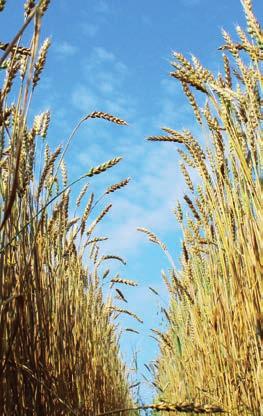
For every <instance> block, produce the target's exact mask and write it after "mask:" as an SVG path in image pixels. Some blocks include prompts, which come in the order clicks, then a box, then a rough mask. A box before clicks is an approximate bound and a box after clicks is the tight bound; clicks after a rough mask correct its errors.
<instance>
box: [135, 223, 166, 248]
mask: <svg viewBox="0 0 263 416" xmlns="http://www.w3.org/2000/svg"><path fill="white" fill-rule="evenodd" d="M137 230H138V231H140V232H141V233H144V234H146V235H147V236H148V238H149V241H151V242H152V243H155V244H158V245H159V246H160V247H161V248H162V249H163V250H164V251H166V245H165V244H164V243H163V242H162V241H161V240H160V239H159V238H158V237H157V236H156V235H155V234H154V233H153V232H151V231H149V230H147V228H144V227H137Z"/></svg>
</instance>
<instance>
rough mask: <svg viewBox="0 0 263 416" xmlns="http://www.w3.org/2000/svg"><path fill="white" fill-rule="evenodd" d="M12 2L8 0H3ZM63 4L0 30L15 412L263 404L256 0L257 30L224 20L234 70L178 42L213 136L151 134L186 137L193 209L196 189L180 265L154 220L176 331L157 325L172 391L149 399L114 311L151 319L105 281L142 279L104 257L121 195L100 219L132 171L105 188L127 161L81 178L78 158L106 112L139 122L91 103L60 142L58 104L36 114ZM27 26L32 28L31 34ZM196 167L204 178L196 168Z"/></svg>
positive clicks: (5, 369)
mask: <svg viewBox="0 0 263 416" xmlns="http://www.w3.org/2000/svg"><path fill="white" fill-rule="evenodd" d="M5 3H6V2H5V1H4V0H0V11H3V10H4V8H5ZM49 3H50V1H49V0H39V1H38V2H36V1H34V0H27V1H26V3H25V5H24V9H25V22H24V24H23V26H22V27H21V29H20V30H19V32H18V33H17V34H16V36H15V37H14V39H12V40H10V41H9V42H8V43H0V48H1V50H2V55H1V56H0V66H1V68H0V69H1V73H0V74H1V79H2V88H1V90H0V172H1V176H0V202H1V204H0V242H1V244H0V279H1V281H0V380H1V383H0V408H1V414H4V415H90V416H91V415H94V416H95V415H99V414H101V415H109V414H119V415H121V414H122V415H124V414H127V415H128V414H133V415H134V414H137V412H138V411H139V409H152V411H153V412H155V411H158V412H161V413H162V412H167V411H169V412H172V414H176V413H177V412H185V413H191V414H195V413H210V414H212V413H218V412H229V413H230V414H233V415H240V414H251V415H260V412H261V411H262V408H261V399H262V397H261V394H262V392H261V389H260V387H261V386H262V373H261V368H260V362H261V359H262V357H261V356H260V346H261V345H260V344H261V343H262V337H263V328H262V314H261V312H260V306H261V305H260V302H261V298H260V293H261V289H262V281H261V280H262V279H261V277H262V258H261V257H262V240H261V234H262V231H261V230H262V229H263V226H262V202H261V199H262V198H261V195H262V194H261V186H262V179H261V176H260V166H261V159H260V158H261V148H260V147H261V143H260V140H261V138H260V133H261V123H262V112H261V106H262V98H261V97H262V95H261V87H262V75H261V71H260V62H261V60H262V57H263V33H262V30H261V28H260V25H259V23H258V22H257V20H256V18H255V16H254V14H253V11H252V6H251V2H250V0H243V2H242V4H243V7H244V11H245V15H246V20H247V27H248V29H247V32H244V31H243V30H242V29H241V28H240V27H237V34H238V37H239V40H238V41H237V42H234V41H233V40H232V39H231V37H230V36H229V34H228V33H226V32H224V31H223V38H224V42H225V43H224V45H223V46H222V47H221V48H220V49H221V50H222V51H223V66H224V74H221V73H220V74H219V75H218V76H215V75H214V74H213V73H212V72H210V71H209V70H208V69H206V68H204V67H203V66H202V64H201V63H200V62H199V60H198V59H197V58H196V57H195V56H192V60H191V61H189V60H187V59H186V58H185V57H184V56H183V55H182V54H180V53H175V54H174V62H172V66H173V72H171V76H172V77H174V78H176V79H177V80H179V82H180V83H181V85H182V88H183V91H184V93H185V95H186V97H187V98H188V99H189V102H190V104H191V106H192V108H193V111H194V115H195V118H196V120H197V122H198V123H199V124H200V126H201V129H202V131H203V137H204V138H206V139H207V148H204V145H203V144H201V143H200V141H198V140H197V139H195V138H194V137H193V135H192V134H191V132H190V131H188V130H184V131H182V132H178V131H175V130H173V129H171V128H167V127H164V128H163V131H164V135H161V136H152V137H150V138H149V140H150V141H161V142H170V143H177V144H179V147H178V149H177V150H178V153H179V155H180V157H181V160H182V162H181V170H182V173H183V176H184V178H185V181H186V184H187V185H188V188H189V194H186V195H184V196H183V199H184V202H185V204H186V209H183V208H182V206H181V202H178V205H177V208H176V209H175V215H176V217H177V219H178V221H179V223H180V224H181V226H182V233H183V242H182V259H181V269H180V270H176V269H175V266H174V262H173V261H172V258H171V256H170V254H169V252H168V250H167V248H166V246H165V245H164V244H163V243H162V242H161V241H160V240H159V239H158V237H157V236H156V235H155V234H154V233H153V232H151V231H149V230H147V229H145V228H140V229H139V230H140V231H141V232H144V233H145V234H146V235H147V236H148V238H149V240H150V241H151V242H153V243H155V244H158V245H159V246H160V247H161V249H162V250H163V251H164V252H165V254H166V255H167V257H168V260H169V261H170V262H171V269H170V270H169V275H168V273H166V272H162V276H163V279H164V281H165V283H166V285H167V288H168V291H169V293H170V307H169V309H168V310H166V311H165V313H166V317H167V320H168V330H167V332H165V333H161V332H159V331H158V330H154V333H155V334H156V335H157V338H158V340H159V343H160V355H159V357H158V359H157V360H156V363H155V365H154V366H153V367H152V368H149V370H151V371H152V373H153V377H154V382H153V383H154V385H155V387H156V388H157V398H156V403H155V404H149V405H148V406H136V404H135V403H134V399H133V398H132V394H131V390H130V388H129V387H130V386H129V383H128V378H127V370H126V368H125V366H124V364H123V363H122V361H121V359H120V356H119V343H118V335H117V331H116V329H117V328H116V321H115V318H116V317H117V316H118V315H119V314H121V313H128V314H130V315H131V316H133V317H134V318H135V319H137V320H139V321H140V318H139V317H137V315H136V314H135V313H133V312H130V311H129V310H126V309H122V308H117V307H116V306H115V305H114V302H113V301H112V297H110V296H109V297H108V298H106V299H105V296H104V294H103V291H102V282H105V281H107V279H108V280H109V287H110V288H111V290H115V291H116V292H115V293H116V294H117V296H118V297H119V299H122V300H125V297H124V295H123V293H122V291H121V290H120V289H119V286H118V287H116V288H115V286H116V285H119V284H125V285H129V286H134V285H136V282H134V281H130V280H127V279H122V278H121V277H119V275H117V276H115V277H110V271H109V269H106V270H105V269H103V265H104V264H105V261H107V260H110V259H113V260H117V261H121V262H124V261H123V260H122V259H121V258H119V257H118V256H114V255H104V256H102V255H100V243H101V242H102V241H104V240H105V239H106V237H104V236H97V235H96V234H94V231H95V230H96V226H97V224H98V223H99V222H100V221H101V220H102V219H103V218H104V217H105V215H106V214H107V213H108V212H109V210H110V209H111V204H108V205H106V206H105V208H103V209H102V211H101V212H100V213H99V214H98V215H97V217H96V218H95V220H93V221H91V218H93V216H92V215H93V213H94V210H95V208H96V207H97V205H98V202H101V201H103V200H104V199H107V198H109V195H111V194H112V193H113V192H116V191H118V190H119V189H120V188H123V187H125V186H126V185H127V184H128V182H129V178H127V179H124V180H121V181H120V182H119V183H116V184H114V185H112V186H110V187H109V188H108V189H106V190H105V192H104V194H103V195H102V196H101V197H100V198H98V199H97V200H95V196H94V194H93V193H92V192H90V190H89V183H88V182H87V181H88V180H91V181H92V180H93V179H90V178H93V177H94V176H95V175H97V174H101V173H103V172H104V171H106V170H108V169H110V168H112V167H113V166H115V165H116V164H118V163H119V161H120V160H121V158H120V157H115V158H113V159H112V160H109V161H107V162H105V163H103V164H101V165H99V166H97V167H93V168H91V169H89V170H88V171H87V172H86V173H84V174H83V175H82V176H81V177H80V178H77V179H76V180H74V181H73V182H71V183H69V182H68V175H67V168H66V165H65V162H64V156H65V153H66V151H67V149H68V146H69V144H70V142H71V140H72V138H73V137H74V135H75V134H76V133H77V131H78V129H79V128H80V126H81V125H82V123H84V122H85V123H86V122H92V119H93V118H101V119H105V120H107V121H109V122H113V123H115V124H119V125H125V124H126V123H125V121H123V120H121V119H119V118H117V117H114V116H112V115H110V114H107V113H103V112H98V111H96V112H92V113H90V114H88V115H87V116H85V117H83V118H82V119H81V120H80V122H79V123H78V124H77V126H76V127H75V129H74V130H73V132H72V134H71V135H70V137H69V138H68V140H67V141H66V142H65V144H64V145H63V146H59V147H58V148H57V149H55V150H54V151H52V150H51V148H50V147H49V145H48V143H47V133H48V127H49V123H50V113H49V112H48V111H47V112H44V113H42V114H40V115H36V116H35V117H34V119H33V121H32V122H31V121H30V117H29V115H28V114H29V109H30V108H31V106H32V98H33V95H34V91H35V89H36V87H37V85H38V83H39V80H40V77H41V74H42V71H43V68H44V66H45V62H46V58H47V53H48V49H49V46H50V41H49V39H47V40H45V41H44V43H43V44H42V46H40V47H39V37H40V30H41V24H42V19H43V16H44V14H45V12H46V10H47V9H48V6H49ZM28 27H29V28H30V27H32V38H31V41H30V44H29V45H28V46H27V47H26V46H25V45H24V44H23V34H24V32H25V30H28ZM2 74H4V76H3V77H2ZM194 90H197V94H198V96H195V95H194ZM14 96H15V97H16V98H15V100H14V98H13V97H14ZM202 97H204V100H202ZM201 101H202V103H204V104H202V106H201V104H199V103H200V102H201ZM196 172H197V173H198V174H199V181H198V185H196V184H195V182H194V181H193V180H192V179H191V175H192V173H196ZM195 176H196V175H195ZM78 182H82V186H83V187H82V189H81V191H80V194H79V196H78V198H77V200H76V202H75V213H76V214H77V215H78V216H74V217H73V218H71V217H70V216H69V207H71V206H73V203H72V202H70V193H71V189H72V187H73V186H74V185H76V184H77V183H78ZM189 195H190V196H189ZM85 199H86V203H85V206H84V209H83V210H81V206H83V202H84V200H85ZM81 211H82V212H81ZM87 254H88V259H89V261H88V265H87V261H86V260H85V261H84V258H86V255H87ZM118 409H119V410H118ZM125 409H126V410H125ZM136 409H137V410H136Z"/></svg>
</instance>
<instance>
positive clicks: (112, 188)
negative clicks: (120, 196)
mask: <svg viewBox="0 0 263 416" xmlns="http://www.w3.org/2000/svg"><path fill="white" fill-rule="evenodd" d="M129 181H130V178H127V179H124V180H123V181H120V182H118V183H115V184H114V185H111V186H110V187H109V188H107V190H106V191H105V194H106V195H107V194H110V193H112V192H115V191H117V190H118V189H121V188H124V186H126V185H128V183H129Z"/></svg>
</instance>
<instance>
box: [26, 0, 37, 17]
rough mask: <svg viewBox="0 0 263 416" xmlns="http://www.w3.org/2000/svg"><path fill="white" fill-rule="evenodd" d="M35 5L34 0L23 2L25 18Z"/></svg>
mask: <svg viewBox="0 0 263 416" xmlns="http://www.w3.org/2000/svg"><path fill="white" fill-rule="evenodd" d="M35 6H36V2H35V0H26V2H25V3H24V10H25V19H26V18H27V17H28V16H29V15H30V13H31V12H32V11H33V9H34V7H35Z"/></svg>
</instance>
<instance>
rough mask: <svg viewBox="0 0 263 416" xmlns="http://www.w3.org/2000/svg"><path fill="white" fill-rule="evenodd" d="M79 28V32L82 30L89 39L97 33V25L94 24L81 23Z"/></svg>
mask: <svg viewBox="0 0 263 416" xmlns="http://www.w3.org/2000/svg"><path fill="white" fill-rule="evenodd" d="M80 27H81V30H82V32H83V34H84V35H87V36H89V37H91V38H93V37H94V36H96V34H97V33H98V31H99V25H98V24H94V23H87V22H85V23H81V25H80Z"/></svg>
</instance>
